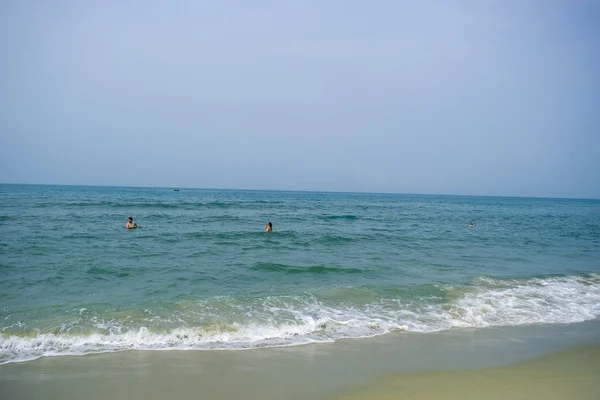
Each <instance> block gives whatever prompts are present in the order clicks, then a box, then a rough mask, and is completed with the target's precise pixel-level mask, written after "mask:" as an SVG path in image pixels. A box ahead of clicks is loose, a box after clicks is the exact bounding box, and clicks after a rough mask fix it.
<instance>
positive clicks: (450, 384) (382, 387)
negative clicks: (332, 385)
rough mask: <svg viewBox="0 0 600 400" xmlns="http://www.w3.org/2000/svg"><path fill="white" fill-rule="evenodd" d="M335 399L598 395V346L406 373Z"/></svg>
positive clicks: (583, 399) (531, 399) (553, 399)
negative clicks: (502, 362) (520, 360)
mask: <svg viewBox="0 0 600 400" xmlns="http://www.w3.org/2000/svg"><path fill="white" fill-rule="evenodd" d="M332 399H335V400H366V399H369V400H392V399H412V400H433V399H461V400H475V399H478V400H479V399H487V400H504V399H513V400H520V399H522V400H535V399H540V400H541V399H543V400H563V399H572V400H597V399H600V346H594V347H584V348H578V349H574V350H568V351H563V352H559V353H555V354H552V355H550V356H547V357H543V358H541V359H536V360H533V361H527V362H523V363H519V364H515V365H511V366H506V367H500V368H485V369H480V370H469V371H439V372H427V373H418V374H402V375H397V376H394V377H391V378H387V379H383V380H381V381H378V382H376V383H373V384H372V385H369V386H367V387H365V388H362V389H359V390H356V391H354V392H353V393H350V394H347V395H343V396H335V397H333V398H332Z"/></svg>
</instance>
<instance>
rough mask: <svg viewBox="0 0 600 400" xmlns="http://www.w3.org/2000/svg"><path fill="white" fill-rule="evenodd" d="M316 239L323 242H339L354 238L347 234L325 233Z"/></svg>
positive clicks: (348, 241)
mask: <svg viewBox="0 0 600 400" xmlns="http://www.w3.org/2000/svg"><path fill="white" fill-rule="evenodd" d="M316 241H317V242H320V243H324V244H341V243H350V242H352V241H354V239H353V238H351V237H347V236H337V235H325V236H322V237H320V238H318V239H316Z"/></svg>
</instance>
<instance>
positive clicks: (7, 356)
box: [0, 185, 600, 363]
mask: <svg viewBox="0 0 600 400" xmlns="http://www.w3.org/2000/svg"><path fill="white" fill-rule="evenodd" d="M129 216H133V217H134V218H135V219H136V221H137V222H138V223H139V224H141V225H142V226H143V227H142V228H141V229H137V230H130V231H128V230H126V229H125V222H126V220H127V217H129ZM268 221H272V222H273V227H274V232H272V233H265V232H264V231H263V230H264V225H265V224H266V223H267V222H268ZM470 221H473V222H474V223H475V227H474V228H469V227H468V226H467V224H468V223H469V222H470ZM0 276H1V278H2V279H1V280H0V363H7V362H15V361H22V360H29V359H35V358H38V357H41V356H52V355H63V354H88V353H93V352H110V351H120V350H127V349H157V350H164V349H205V350H210V349H247V348H257V347H269V346H286V345H296V344H304V343H312V342H321V341H334V340H336V339H340V338H360V337H368V336H374V335H380V334H385V333H387V332H390V331H395V330H406V331H414V332H423V334H427V333H428V332H433V331H440V330H447V329H451V328H456V327H475V328H482V329H485V328H486V327H490V326H506V325H522V324H555V323H573V322H581V321H587V320H594V319H597V318H599V317H600V201H599V200H562V199H532V198H499V197H466V196H419V195H387V194H342V193H310V192H269V191H233V190H231V191H230V190H192V189H181V190H180V191H174V190H173V189H159V188H116V187H74V186H69V187H68V186H35V185H0Z"/></svg>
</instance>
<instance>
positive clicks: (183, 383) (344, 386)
mask: <svg viewBox="0 0 600 400" xmlns="http://www.w3.org/2000/svg"><path fill="white" fill-rule="evenodd" d="M583 346H587V347H586V348H593V350H592V351H593V354H598V355H599V357H597V359H599V360H600V320H595V321H591V322H587V323H578V324H566V325H564V324H563V325H543V326H535V325H532V326H524V327H501V328H488V329H455V330H450V331H445V332H437V333H431V334H417V333H410V332H395V333H391V334H387V335H384V336H379V337H375V338H369V339H346V340H340V341H337V342H335V343H320V344H309V345H303V346H292V347H279V348H265V349H254V350H241V351H185V350H180V351H143V350H137V351H124V352H117V353H104V354H91V355H86V356H59V357H45V358H41V359H38V360H35V361H29V362H23V363H12V364H4V365H1V366H0V397H1V398H27V399H33V400H35V399H45V400H58V399H60V400H75V399H80V398H86V399H98V400H100V399H102V400H105V399H106V398H111V399H115V400H118V399H130V398H144V399H146V400H150V399H164V398H170V399H187V398H209V399H216V400H218V399H238V398H239V399H241V398H243V399H248V400H252V399H256V400H258V399H260V400H271V399H272V400H276V399H282V398H286V399H314V400H319V399H323V400H326V399H338V398H339V399H345V400H346V399H347V400H354V399H355V398H356V399H357V400H358V399H363V398H372V396H373V394H372V392H369V390H375V391H376V392H377V393H379V394H381V395H382V396H385V395H386V393H393V390H394V389H393V388H394V384H393V382H403V381H402V380H403V379H409V380H410V381H413V380H415V377H417V378H418V379H420V380H419V382H423V383H422V385H423V386H425V388H426V387H427V386H431V383H427V382H432V381H431V379H432V378H435V379H438V378H437V377H442V378H440V379H443V380H444V382H446V381H447V382H450V383H451V382H452V381H455V380H457V379H458V380H460V379H462V378H461V377H463V376H468V375H469V374H471V376H473V375H472V374H474V373H475V374H479V373H481V374H483V375H481V381H482V382H484V381H485V382H489V383H490V384H493V382H494V379H495V378H494V379H492V378H493V377H491V378H489V379H488V375H489V374H488V372H489V371H488V370H489V369H490V368H491V369H497V368H500V369H502V368H508V369H509V370H510V369H512V368H515V367H514V366H515V365H519V363H523V362H524V363H529V362H531V360H536V359H539V358H540V357H548V356H549V355H550V356H551V357H552V354H561V353H560V352H565V351H566V352H567V353H568V352H569V351H573V350H569V349H578V348H581V347H583ZM574 351H575V352H576V351H577V350H574ZM569 363H571V362H570V361H569ZM573 363H575V362H573ZM594 365H596V364H594ZM517 368H520V367H517ZM596 370H598V371H600V367H598V368H596ZM435 371H438V372H435ZM439 371H443V372H439ZM436 374H437V375H436ZM465 374H466V375H465ZM390 377H392V378H390ZM406 377H409V378H406ZM446 377H450V378H446ZM555 377H556V378H557V379H563V378H564V379H566V381H565V382H567V381H568V382H571V381H570V380H569V379H570V378H568V377H561V376H560V375H555ZM389 379H392V381H389ZM394 379H400V380H399V381H397V380H394ZM435 379H434V380H435ZM486 379H487V380H486ZM507 379H508V378H507ZM510 379H513V380H514V375H513V378H510V377H509V381H510ZM564 379H563V380H564ZM478 380H479V378H478ZM595 380H596V381H598V382H600V379H595ZM390 382H392V383H391V386H390ZM462 382H464V384H463V386H464V387H466V388H470V389H469V390H472V391H473V390H475V391H477V390H479V389H477V387H474V386H473V385H472V384H469V382H468V380H467V379H463V380H462ZM568 382H567V383H568ZM567 383H565V384H567ZM571 383H574V384H575V383H576V382H574V381H573V382H571ZM365 393H369V394H367V395H366V396H369V397H356V396H364V395H365ZM423 393H425V392H423ZM438 394H440V395H441V394H443V393H441V392H440V393H438ZM340 396H346V397H340ZM348 396H350V397H348ZM393 396H396V397H393V398H398V397H397V395H393ZM415 398H416V397H415ZM427 398H428V397H418V399H427ZM432 398H444V397H432ZM457 398H462V397H457ZM466 398H468V397H466ZM486 398H487V397H486ZM529 398H531V397H529ZM582 398H585V397H582ZM375 399H377V397H375ZM381 399H386V397H381Z"/></svg>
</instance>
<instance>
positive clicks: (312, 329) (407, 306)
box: [0, 274, 600, 363]
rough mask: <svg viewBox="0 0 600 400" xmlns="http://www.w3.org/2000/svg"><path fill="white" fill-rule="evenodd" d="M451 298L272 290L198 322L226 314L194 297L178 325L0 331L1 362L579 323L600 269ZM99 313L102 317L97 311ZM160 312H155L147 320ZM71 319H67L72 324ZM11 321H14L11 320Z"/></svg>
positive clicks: (490, 282)
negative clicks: (347, 298) (327, 297)
mask: <svg viewBox="0 0 600 400" xmlns="http://www.w3.org/2000/svg"><path fill="white" fill-rule="evenodd" d="M442 291H443V292H444V293H445V294H446V296H445V297H444V298H439V297H435V296H434V297H431V296H430V297H422V298H411V299H403V298H389V297H388V298H379V299H378V300H377V301H375V302H371V303H368V304H363V305H361V306H358V305H347V304H346V305H344V304H343V303H335V304H334V303H331V302H326V301H321V300H319V299H318V297H316V296H314V295H311V296H304V297H291V296H290V297H269V298H266V299H265V298H263V299H258V300H255V302H253V303H250V304H248V303H240V302H238V303H235V302H233V301H232V302H231V303H227V302H226V300H227V299H222V303H223V304H226V306H227V308H228V310H229V311H231V310H234V311H235V313H237V314H235V318H233V319H236V320H237V321H235V322H231V321H225V322H222V323H206V324H202V323H200V324H198V325H197V326H192V324H190V320H191V318H190V316H192V315H194V314H195V315H204V314H210V313H211V312H212V313H213V314H214V315H213V316H216V315H220V316H221V317H222V318H221V319H223V320H226V319H227V318H225V317H223V313H222V311H219V310H218V307H215V306H214V305H209V304H206V303H202V302H197V303H195V306H196V307H197V309H194V304H187V305H186V307H185V308H186V310H187V309H191V311H190V310H187V312H188V314H186V315H187V317H188V318H185V317H182V316H181V315H176V316H173V318H172V321H171V322H173V321H174V322H173V323H174V324H175V325H172V326H173V327H172V328H162V329H160V330H158V329H154V330H153V329H151V328H148V327H146V326H138V327H132V326H127V324H126V323H125V322H120V321H118V320H108V321H98V320H97V321H95V323H94V325H95V328H96V329H97V330H99V331H100V332H98V333H88V334H81V333H76V332H73V331H69V330H65V329H61V330H59V333H56V332H53V333H38V334H37V335H34V336H33V337H32V335H31V334H30V335H28V336H20V335H16V334H8V333H7V328H10V327H5V328H3V332H2V333H1V334H0V363H7V362H18V361H24V360H31V359H35V358H39V357H42V356H55V355H78V354H89V353H98V352H111V351H122V350H131V349H138V350H169V349H181V350H184V349H203V350H212V349H248V348H258V347H272V346H291V345H299V344H306V343H312V342H326V341H335V340H336V339H340V338H360V337H368V336H375V335H381V334H385V333H387V332H390V331H394V330H406V331H414V332H433V331H440V330H446V329H450V328H454V327H476V328H484V327H489V326H513V325H522V324H549V323H574V322H582V321H587V320H593V319H596V318H599V317H600V275H598V274H594V275H590V276H587V277H578V276H572V277H551V278H532V279H525V280H495V279H490V278H480V279H477V280H475V281H474V282H473V283H472V285H470V286H467V287H450V286H447V287H442ZM94 318H95V317H94ZM159 319H160V317H158V316H156V315H151V316H150V318H149V319H148V320H147V322H148V326H154V325H152V324H151V323H156V322H157V320H159ZM67 325H68V324H67ZM11 327H12V326H11Z"/></svg>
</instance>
